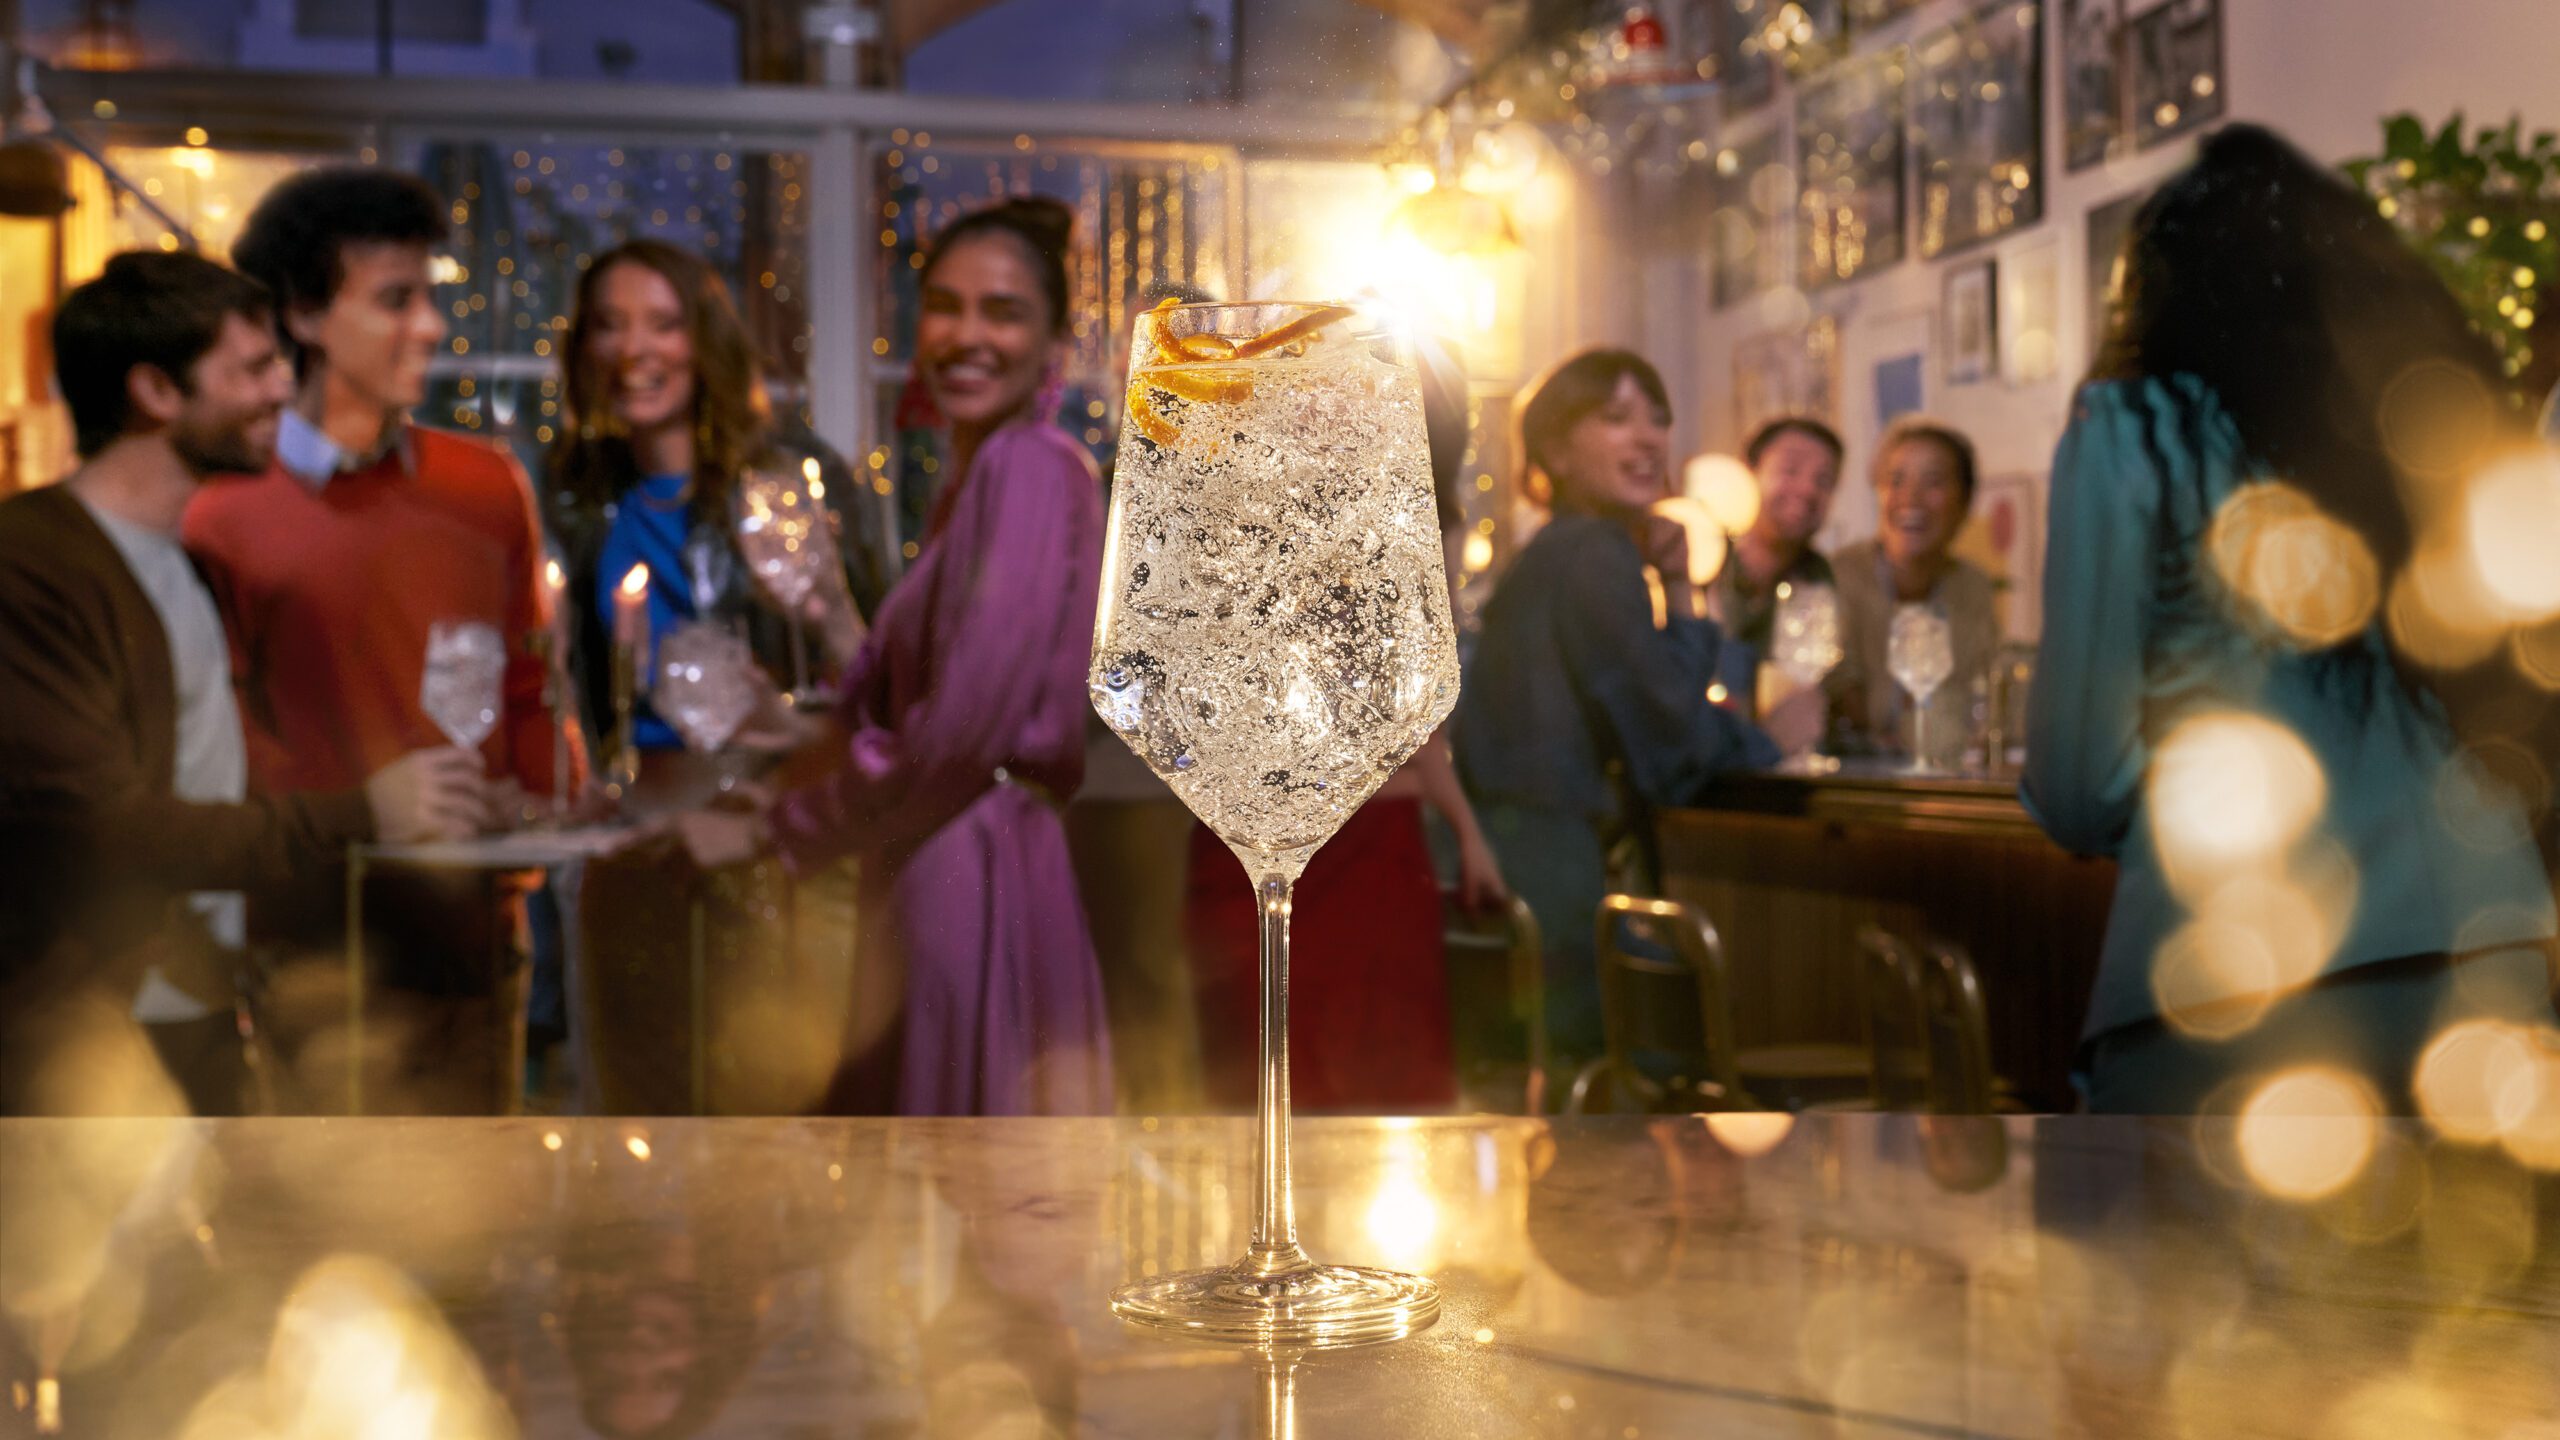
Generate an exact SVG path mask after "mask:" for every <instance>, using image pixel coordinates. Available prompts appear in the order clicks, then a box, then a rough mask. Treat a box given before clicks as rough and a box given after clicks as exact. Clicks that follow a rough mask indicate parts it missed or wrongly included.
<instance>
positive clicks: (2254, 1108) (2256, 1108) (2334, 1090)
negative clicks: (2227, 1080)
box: [2239, 1068, 2382, 1201]
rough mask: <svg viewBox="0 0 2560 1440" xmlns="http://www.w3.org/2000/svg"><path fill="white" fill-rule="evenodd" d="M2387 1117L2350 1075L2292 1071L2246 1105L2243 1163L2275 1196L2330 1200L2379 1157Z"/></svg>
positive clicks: (2242, 1118)
mask: <svg viewBox="0 0 2560 1440" xmlns="http://www.w3.org/2000/svg"><path fill="white" fill-rule="evenodd" d="M2379 1113H2380V1107H2379V1106H2378V1105H2377V1104H2376V1103H2375V1101H2374V1098H2373V1092H2372V1091H2371V1090H2369V1089H2367V1088H2366V1087H2365V1085H2364V1083H2363V1082H2362V1081H2360V1080H2357V1079H2356V1078H2354V1077H2353V1076H2351V1075H2348V1074H2346V1073H2344V1072H2343V1071H2337V1070H2328V1069H2320V1068H2304V1069H2299V1070H2288V1071H2285V1072H2284V1073H2282V1074H2280V1075H2277V1076H2276V1077H2275V1078H2274V1079H2271V1080H2269V1081H2267V1082H2266V1083H2265V1084H2263V1085H2261V1086H2259V1087H2258V1090H2257V1093H2255V1094H2253V1095H2251V1096H2250V1097H2249V1101H2248V1103H2247V1104H2246V1105H2244V1106H2242V1107H2241V1111H2240V1125H2239V1143H2240V1164H2241V1166H2242V1168H2243V1169H2245V1170H2246V1171H2247V1172H2248V1175H2249V1179H2250V1180H2251V1181H2252V1182H2253V1183H2255V1184H2256V1185H2257V1187H2258V1188H2259V1189H2261V1190H2264V1191H2266V1192H2267V1193H2268V1194H2270V1195H2274V1196H2277V1197H2279V1198H2281V1199H2285V1200H2296V1201H2309V1200H2320V1199H2324V1198H2326V1197H2328V1196H2330V1195H2334V1194H2336V1193H2337V1192H2338V1191H2339V1190H2341V1189H2344V1188H2345V1187H2346V1185H2347V1184H2348V1182H2350V1181H2352V1180H2354V1179H2355V1178H2356V1176H2357V1175H2359V1174H2361V1173H2363V1171H2364V1167H2365V1164H2366V1162H2368V1161H2370V1160H2371V1159H2372V1158H2373V1151H2374V1145H2375V1142H2376V1137H2377V1136H2378V1135H2379V1134H2380V1133H2381V1128H2382V1126H2381V1121H2380V1119H2379Z"/></svg>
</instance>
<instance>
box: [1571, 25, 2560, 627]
mask: <svg viewBox="0 0 2560 1440" xmlns="http://www.w3.org/2000/svg"><path fill="white" fill-rule="evenodd" d="M1972 3H1973V0H1936V3H1932V4H1930V5H1928V6H1925V7H1924V8H1922V9H1921V10H1920V11H1918V12H1917V13H1915V14H1914V15H1912V16H1910V17H1909V18H1908V19H1907V20H1905V21H1904V22H1902V23H1901V24H1899V25H1897V26H1896V27H1894V28H1893V29H1892V30H1889V31H1886V32H1884V33H1882V34H1880V35H1878V36H1875V37H1872V38H1871V39H1867V40H1864V41H1862V43H1861V48H1862V49H1863V48H1865V46H1867V45H1874V46H1878V47H1882V46H1886V45H1890V44H1894V43H1899V42H1901V41H1904V40H1909V39H1913V38H1916V37H1917V36H1919V35H1921V34H1924V33H1926V32H1927V31H1929V30H1933V29H1935V28H1937V27H1938V26H1940V25H1942V24H1945V23H1946V22H1948V21H1950V20H1952V19H1954V18H1956V17H1957V16H1959V15H1961V14H1963V13H1964V12H1965V10H1966V9H1967V8H1969V6H1970V5H1971V4H1972ZM2132 6H2133V7H2138V8H2148V7H2147V5H2144V3H2143V0H2132ZM2223 7H2224V33H2223V77H2224V91H2225V97H2226V99H2227V101H2228V114H2229V117H2230V118H2232V119H2239V120H2251V121H2256V122H2259V123H2262V124H2266V125H2269V126H2272V127H2274V128H2275V129H2278V130H2280V131H2282V132H2284V133H2285V134H2286V135H2288V136H2290V137H2291V138H2292V139H2293V140H2294V141H2295V142H2296V143H2298V144H2300V145H2302V146H2303V147H2304V148H2305V149H2307V150H2309V151H2311V152H2312V153H2313V154H2315V155H2318V156H2321V157H2323V158H2326V159H2332V160H2339V159H2345V158H2347V157H2349V156H2352V155H2357V154H2370V153H2372V152H2374V151H2376V150H2378V149H2380V147H2381V123H2382V119H2383V117H2384V116H2386V115H2388V114H2391V113H2393V112H2396V111H2401V110H2414V111H2416V112H2417V113H2418V114H2419V115H2420V116H2421V117H2422V118H2425V119H2427V120H2428V121H2429V122H2431V124H2432V123H2434V122H2440V121H2441V120H2442V119H2443V118H2444V117H2445V116H2447V115H2449V114H2450V113H2451V112H2452V111H2453V110H2454V109H2456V108H2457V107H2459V108H2461V109H2462V110H2464V111H2465V112H2466V113H2467V114H2468V115H2469V116H2470V117H2471V118H2472V119H2473V120H2474V121H2476V122H2488V121H2492V120H2503V119H2504V118H2505V117H2506V116H2507V115H2508V114H2510V113H2512V112H2517V111H2521V112H2522V113H2523V115H2524V117H2525V122H2526V126H2527V129H2528V130H2530V129H2532V128H2535V127H2542V128H2560V0H2223ZM2046 9H2047V14H2046V22H2045V42H2046V64H2045V75H2046V101H2045V117H2046V118H2045V125H2044V131H2045V184H2046V186H2047V191H2046V195H2045V201H2046V209H2045V216H2044V219H2043V220H2042V221H2041V222H2040V223H2039V224H2037V225H2035V226H2034V227H2032V228H2030V229H2028V230H2025V231H2023V232H2021V233H2018V234H2015V235H2012V236H2009V237H2005V238H2004V239H2002V240H2000V241H1998V242H1996V243H1994V244H1992V245H1987V246H1982V247H1977V248H1976V249H1974V250H1970V251H1967V252H1964V253H1963V254H1961V255H1957V256H1953V257H1949V258H1948V259H1946V260H1942V261H1935V262H1922V261H1919V260H1917V259H1906V260H1904V261H1903V262H1902V263H1901V264H1899V265H1895V266H1893V267H1890V268H1889V269H1887V270H1885V271H1884V272H1882V273H1881V274H1878V275H1876V276H1875V277H1873V278H1871V279H1866V280H1861V281H1857V282H1853V283H1850V284H1846V285H1841V286H1838V287H1834V288H1832V289H1828V290H1825V291H1822V292H1820V293H1818V294H1817V295H1816V296H1815V297H1814V298H1813V302H1812V303H1813V306H1814V308H1815V310H1816V312H1817V313H1828V314H1832V315H1836V316H1838V317H1839V318H1840V323H1841V327H1842V338H1843V352H1844V354H1843V365H1842V370H1841V380H1842V388H1841V402H1840V409H1841V414H1840V417H1839V418H1840V419H1841V421H1842V422H1843V425H1842V434H1843V437H1844V438H1845V439H1846V441H1847V442H1848V445H1849V449H1850V456H1849V467H1850V470H1849V475H1848V477H1847V478H1846V479H1845V481H1844V483H1843V484H1842V486H1841V490H1840V497H1839V502H1838V505H1837V508H1836V513H1835V516H1834V524H1833V531H1832V535H1833V538H1834V539H1835V540H1840V541H1845V540H1850V539H1855V538H1859V537H1861V536H1863V535H1866V534H1868V533H1871V532H1872V530H1873V529H1874V505H1873V497H1872V493H1871V491H1870V489H1869V487H1868V485H1867V483H1866V480H1865V474H1866V469H1865V467H1866V465H1867V464H1868V462H1869V460H1870V459H1871V458H1872V454H1873V444H1874V440H1875V438H1876V430H1877V425H1876V420H1875V414H1874V410H1875V405H1874V399H1873V395H1874V387H1873V378H1872V375H1871V368H1872V366H1873V365H1874V363H1875V362H1876V361H1877V360H1879V359H1883V358H1887V357H1889V356H1890V355H1892V354H1896V353H1907V343H1906V342H1907V339H1908V337H1909V336H1910V335H1911V334H1912V333H1913V330H1914V327H1916V326H1918V325H1920V324H1922V323H1932V324H1933V323H1934V317H1935V314H1936V310H1937V307H1938V303H1939V294H1940V289H1941V286H1942V284H1943V281H1944V277H1945V274H1946V272H1947V270H1948V269H1949V268H1950V267H1951V266H1956V265H1964V264H1970V263H1973V262H1976V261H1978V260H1979V259H1980V258H1981V257H1982V256H1984V255H1986V254H1987V255H1991V256H1993V257H1995V258H1996V259H1997V260H1998V261H1999V262H2000V263H2001V266H2002V268H2003V270H2004V271H2005V270H2006V269H2008V268H2009V266H2010V265H2011V264H2012V262H2013V259H2014V257H2016V256H2018V255H2019V254H2021V253H2022V252H2025V251H2028V250H2030V249H2033V248H2036V247H2040V246H2051V247H2053V248H2054V251H2055V261H2056V265H2057V269H2058V291H2059V298H2060V302H2061V310H2060V315H2059V322H2060V323H2059V333H2058V337H2057V338H2058V342H2059V354H2060V358H2061V365H2060V369H2059V371H2058V372H2057V373H2056V375H2055V376H2054V377H2053V378H2052V379H2051V380H2049V381H2046V382H2043V383H2039V384H2034V385H2029V386H2022V387H2012V386H2010V385H2007V384H2005V383H2003V382H2002V381H2001V380H2000V379H1999V378H1998V377H1996V376H1995V377H1994V378H1993V379H1992V380H1990V381H1989V382H1987V383H1983V384H1973V385H1964V386H1956V387H1950V386H1948V385H1947V384H1946V383H1945V372H1944V365H1943V359H1942V357H1941V355H1940V354H1939V353H1938V352H1939V351H1940V350H1941V349H1942V348H1943V347H1942V345H1939V344H1933V345H1932V347H1931V353H1930V359H1929V362H1928V367H1927V378H1926V382H1925V386H1924V405H1925V408H1926V409H1927V411H1928V412H1929V413H1931V414H1932V415H1934V416H1936V417H1937V418H1939V419H1942V420H1944V421H1947V422H1948V423H1950V424H1952V425H1954V426H1956V427H1957V428H1958V429H1961V430H1963V431H1965V432H1966V433H1967V434H1969V435H1970V436H1972V437H1973V440H1974V442H1975V444H1976V446H1977V447H1978V449H1979V451H1980V454H1981V460H1982V470H1983V474H1984V475H1986V476H2000V475H2013V474H2030V475H2034V476H2038V477H2041V476H2042V475H2043V474H2044V472H2045V470H2046V469H2047V467H2048V465H2049V463H2050V460H2051V456H2052V452H2053V446H2054V442H2055V441H2056V440H2057V439H2058V438H2060V435H2061V432H2062V427H2063V422H2064V420H2065V418H2066V412H2067V407H2068V405H2069V401H2070V392H2071V388H2072V385H2073V383H2074V382H2075V381H2076V379H2077V377H2078V371H2079V369H2080V368H2081V367H2082V366H2084V365H2085V362H2086V359H2087V356H2088V354H2089V349H2090V336H2089V331H2088V325H2089V321H2090V317H2089V316H2088V315H2087V314H2086V313H2085V312H2086V310H2087V309H2088V305H2087V302H2086V300H2085V299H2084V298H2083V297H2084V295H2085V293H2086V289H2087V280H2086V276H2085V273H2084V271H2085V265H2086V262H2085V261H2084V258H2083V252H2084V250H2085V248H2086V242H2085V239H2084V222H2085V217H2086V215H2087V213H2088V212H2089V211H2090V210H2092V209H2094V208H2097V207H2099V206H2102V205H2104V204H2106V203H2107V202H2109V201H2111V200H2114V199H2116V198H2117V197H2118V196H2121V195H2124V194H2127V193H2129V192H2132V191H2135V190H2142V189H2148V188H2149V187H2151V186H2152V185H2155V184H2157V183H2158V182H2159V180H2160V179H2161V178H2163V177H2164V176H2165V175H2167V174H2168V173H2169V172H2170V171H2172V170H2174V169H2175V168H2176V167H2177V166H2178V165H2179V164H2181V163H2183V162H2184V160H2185V159H2186V158H2187V156H2188V155H2189V154H2190V153H2191V152H2192V141H2186V142H2180V143H2173V144H2170V145H2166V146H2163V147H2161V148H2160V149H2158V150H2155V151H2151V152H2148V153H2144V154H2141V155H2137V156H2133V157H2130V158H2128V159H2125V160H2122V161H2116V162H2109V163H2105V164H2101V165H2099V166H2095V167H2093V168H2091V169H2087V170H2083V171H2081V172H2080V173H2078V174H2076V175H2074V174H2065V173H2064V172H2063V163H2062V150H2061V131H2060V126H2059V123H2058V119H2057V117H2058V114H2059V111H2060V104H2059V100H2060V94H2059V88H2058V85H2057V83H2056V80H2055V77H2056V76H2057V75H2058V74H2059V73H2060V72H2059V64H2060V54H2059V37H2058V34H2057V31H2058V18H2059V13H2060V7H2059V5H2058V4H2055V3H2053V0H2047V7H2046ZM1788 104H1789V101H1788V100H1787V98H1786V97H1785V95H1784V92H1783V91H1782V92H1781V99H1780V100H1779V102H1778V103H1777V104H1776V105H1775V106H1773V107H1770V109H1769V110H1767V111H1764V112H1762V114H1761V115H1755V116H1750V117H1743V118H1741V119H1740V120H1738V121H1737V122H1736V125H1735V127H1734V129H1733V130H1732V132H1731V133H1733V134H1735V135H1737V136H1739V135H1742V134H1746V133H1748V128H1747V127H1751V126H1755V125H1758V124H1761V123H1762V122H1763V121H1764V119H1767V118H1775V117H1776V115H1777V114H1779V113H1782V112H1784V111H1785V110H1786V109H1787V107H1788ZM1697 173H1698V172H1692V174H1693V175H1696V174H1697ZM1679 183H1684V184H1688V183H1703V181H1702V180H1699V179H1687V180H1683V181H1681V182H1679ZM1654 203H1667V202H1663V201H1656V202H1654ZM1701 243H1703V241H1702V240H1701ZM1703 269H1704V256H1703V254H1701V253H1691V254H1687V255H1672V256H1661V255H1655V256H1647V257H1645V258H1644V260H1643V261H1642V262H1641V269H1640V271H1638V272H1637V273H1641V274H1642V275H1644V276H1645V279H1646V282H1647V285H1646V288H1647V289H1648V290H1649V291H1650V293H1651V295H1652V297H1653V301H1652V303H1649V304H1647V305H1645V306H1643V307H1641V308H1640V309H1639V310H1638V312H1637V313H1636V314H1635V315H1634V316H1633V317H1630V318H1631V319H1632V321H1633V324H1634V327H1635V328H1634V329H1632V330H1631V331H1628V332H1622V334H1621V335H1619V336H1609V335H1601V334H1594V335H1591V336H1589V337H1587V338H1588V339H1589V340H1590V341H1592V342H1595V343H1596V342H1598V341H1601V340H1604V339H1616V338H1628V339H1633V340H1635V341H1636V342H1637V343H1638V344H1640V345H1641V346H1643V347H1644V348H1645V349H1646V350H1647V351H1648V352H1649V353H1651V354H1653V355H1655V356H1656V357H1658V358H1659V359H1660V360H1661V361H1662V362H1663V364H1664V365H1665V368H1666V373H1667V374H1668V376H1669V378H1670V379H1671V383H1672V385H1673V387H1674V391H1675V399H1676V400H1677V402H1678V404H1679V408H1680V411H1681V413H1680V416H1679V443H1680V444H1681V446H1682V447H1683V448H1684V450H1685V451H1696V450H1700V449H1708V448H1713V449H1720V450H1728V451H1730V450H1733V449H1737V448H1738V447H1739V446H1740V444H1741V441H1742V438H1743V437H1741V436H1739V435H1736V434H1734V433H1732V431H1733V429H1734V420H1733V415H1732V405H1731V400H1730V395H1731V388H1730V387H1731V384H1732V364H1731V357H1732V349H1733V346H1734V344H1735V343H1736V342H1737V341H1740V340H1743V339H1746V338H1748V337H1749V336H1751V335H1753V334H1756V333H1758V332H1760V331H1761V330H1762V329H1763V326H1764V322H1763V320H1762V319H1761V318H1760V317H1759V314H1758V312H1757V307H1756V306H1754V305H1752V304H1748V303H1746V304H1744V305H1740V306H1737V307H1735V308H1734V309H1732V310H1729V311H1724V312H1710V311H1709V309H1708V308H1707V302H1706V296H1707V287H1706V285H1705V282H1704V278H1703ZM1683 273H1685V274H1686V275H1688V276H1689V277H1690V278H1689V279H1688V281H1687V283H1685V284H1680V283H1676V282H1677V280H1678V277H1679V276H1681V275H1682V274H1683ZM1675 294H1676V295H1679V296H1680V301H1679V303H1677V304H1672V303H1664V302H1666V301H1667V300H1669V298H1670V297H1671V296H1672V295H1675ZM1923 316H1926V317H1928V319H1927V320H1926V321H1925V322H1924V320H1923V319H1922V318H1921V317H1923ZM2030 623H2031V622H2030ZM2022 628H2024V627H2022Z"/></svg>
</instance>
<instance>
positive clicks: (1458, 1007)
mask: <svg viewBox="0 0 2560 1440" xmlns="http://www.w3.org/2000/svg"><path fill="white" fill-rule="evenodd" d="M1440 914H1441V925H1442V933H1441V944H1442V949H1443V950H1444V952H1445V953H1446V954H1447V956H1448V964H1449V1030H1450V1037H1451V1039H1452V1040H1453V1041H1454V1042H1455V1044H1454V1050H1455V1054H1456V1059H1457V1065H1458V1096H1459V1100H1460V1102H1461V1103H1464V1104H1470V1105H1473V1104H1476V1103H1478V1101H1479V1099H1484V1100H1493V1101H1494V1102H1495V1105H1496V1108H1498V1109H1500V1110H1501V1111H1502V1113H1506V1114H1521V1115H1542V1114H1545V1113H1546V1108H1547V1088H1548V1084H1547V1063H1548V1056H1547V976H1546V952H1545V949H1544V946H1543V944H1542V943H1541V941H1540V939H1539V935H1538V917H1537V916H1536V915H1534V914H1532V913H1530V910H1529V903H1528V902H1527V901H1525V900H1522V899H1521V898H1520V897H1519V896H1517V895H1514V896H1512V897H1511V899H1510V901H1509V902H1508V903H1507V904H1505V905H1504V906H1503V907H1502V908H1501V909H1499V910H1496V911H1493V912H1492V913H1490V914H1474V913H1470V912H1469V911H1468V910H1467V908H1466V907H1465V906H1464V905H1461V904H1460V903H1459V902H1458V891H1457V889H1456V887H1454V886H1442V887H1441V890H1440ZM1497 1097H1498V1098H1497ZM1515 1104H1516V1106H1517V1107H1518V1108H1517V1109H1514V1108H1512V1107H1513V1106H1514V1105H1515Z"/></svg>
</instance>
